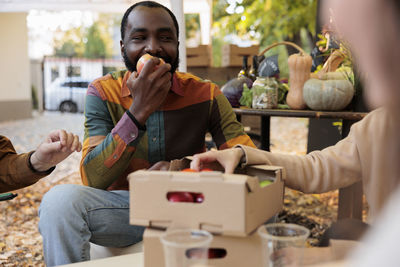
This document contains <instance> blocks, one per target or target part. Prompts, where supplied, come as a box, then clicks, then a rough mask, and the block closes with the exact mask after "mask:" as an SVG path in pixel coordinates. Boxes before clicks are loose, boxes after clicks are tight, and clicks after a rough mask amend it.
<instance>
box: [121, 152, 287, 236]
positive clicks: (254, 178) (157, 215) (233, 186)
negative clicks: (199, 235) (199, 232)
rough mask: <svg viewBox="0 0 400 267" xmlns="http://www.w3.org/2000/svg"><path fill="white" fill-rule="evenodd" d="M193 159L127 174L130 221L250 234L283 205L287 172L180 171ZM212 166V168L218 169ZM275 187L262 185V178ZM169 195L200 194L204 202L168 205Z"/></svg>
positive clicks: (258, 168)
mask: <svg viewBox="0 0 400 267" xmlns="http://www.w3.org/2000/svg"><path fill="white" fill-rule="evenodd" d="M189 163H190V160H189V159H186V158H185V159H183V160H180V161H177V162H172V163H171V168H170V169H173V170H174V171H144V170H140V171H136V172H133V173H131V174H130V175H129V176H128V180H129V187H130V207H131V210H130V223H131V224H134V225H142V226H148V227H154V228H162V229H165V228H167V227H169V226H172V225H174V226H184V227H189V228H192V229H203V230H207V231H209V232H212V233H216V234H223V235H231V236H246V235H248V234H249V233H250V232H252V231H254V230H255V229H256V228H257V227H258V226H260V225H261V224H263V223H264V222H265V221H267V220H268V219H269V218H270V217H272V216H273V215H275V214H277V213H278V212H279V211H281V210H282V207H283V193H284V183H283V177H282V176H283V171H282V168H281V167H276V166H267V165H260V166H248V167H246V168H244V169H238V170H237V172H238V173H241V174H224V173H222V172H217V171H216V172H198V173H189V172H179V171H175V170H181V169H184V168H186V167H188V166H189ZM217 167H218V166H214V168H213V169H217ZM265 179H267V180H271V181H273V183H271V184H270V185H268V186H266V187H260V185H259V182H260V181H262V180H265ZM168 192H194V193H202V194H203V196H204V201H203V202H202V203H188V202H169V201H168V199H167V194H168Z"/></svg>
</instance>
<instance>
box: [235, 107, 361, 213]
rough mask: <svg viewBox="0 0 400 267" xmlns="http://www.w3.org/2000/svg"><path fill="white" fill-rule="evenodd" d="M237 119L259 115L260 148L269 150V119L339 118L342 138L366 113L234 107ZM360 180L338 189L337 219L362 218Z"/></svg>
mask: <svg viewBox="0 0 400 267" xmlns="http://www.w3.org/2000/svg"><path fill="white" fill-rule="evenodd" d="M233 110H234V112H235V113H236V115H237V116H238V120H240V117H241V115H249V116H260V117H261V140H260V141H261V149H263V150H266V151H270V121H271V120H270V119H271V117H272V116H276V117H295V118H315V119H341V120H342V121H343V124H342V134H341V135H342V139H343V138H345V137H346V136H347V135H348V134H349V132H350V127H351V125H352V124H353V123H355V122H357V121H359V120H361V119H362V118H364V117H365V116H366V115H367V114H368V113H365V112H351V111H338V112H332V111H330V112H329V111H313V110H285V109H251V108H234V109H233ZM362 196H363V192H362V182H358V183H355V184H353V185H351V186H348V187H345V188H341V189H339V210H338V219H343V218H354V219H360V220H362Z"/></svg>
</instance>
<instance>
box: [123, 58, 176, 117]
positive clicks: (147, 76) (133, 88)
mask: <svg viewBox="0 0 400 267" xmlns="http://www.w3.org/2000/svg"><path fill="white" fill-rule="evenodd" d="M161 60H162V59H159V58H157V57H151V58H149V59H148V60H147V61H146V62H145V63H144V66H143V68H141V67H140V68H138V69H140V70H141V71H140V72H139V73H137V72H133V73H132V75H131V76H130V77H129V79H128V82H127V85H128V88H129V91H130V92H131V95H132V96H133V102H132V105H131V106H130V107H129V111H130V112H131V113H132V114H133V116H135V118H136V120H137V121H138V122H139V123H140V124H141V125H144V124H145V122H146V120H147V118H148V117H149V116H150V115H151V114H152V113H153V112H154V111H156V110H157V109H159V108H160V106H161V105H162V104H163V103H164V100H165V98H166V97H167V94H168V92H169V90H170V88H171V85H172V83H171V78H172V74H171V73H170V69H171V65H170V64H168V63H166V64H162V63H163V61H161ZM139 63H140V62H139Z"/></svg>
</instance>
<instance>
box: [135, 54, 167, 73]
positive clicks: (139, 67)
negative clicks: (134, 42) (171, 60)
mask: <svg viewBox="0 0 400 267" xmlns="http://www.w3.org/2000/svg"><path fill="white" fill-rule="evenodd" d="M152 58H153V56H152V55H149V54H144V55H143V56H141V57H140V58H139V60H138V62H137V63H136V71H137V73H138V74H139V73H140V72H141V71H142V69H143V67H144V64H145V63H146V62H147V61H149V60H150V59H152ZM163 64H165V61H164V60H163V59H162V58H160V63H158V65H157V66H156V67H155V68H154V70H156V69H157V68H158V66H161V65H163ZM154 70H153V71H154Z"/></svg>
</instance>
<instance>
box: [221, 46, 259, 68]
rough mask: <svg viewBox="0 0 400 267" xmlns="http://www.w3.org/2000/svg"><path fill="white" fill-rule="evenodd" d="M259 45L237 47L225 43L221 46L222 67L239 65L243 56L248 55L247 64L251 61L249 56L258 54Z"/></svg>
mask: <svg viewBox="0 0 400 267" xmlns="http://www.w3.org/2000/svg"><path fill="white" fill-rule="evenodd" d="M259 49H260V46H259V45H252V46H249V47H239V46H237V45H233V44H227V45H224V46H223V47H222V59H221V64H222V66H223V67H228V66H229V67H241V66H242V64H243V56H248V57H249V58H248V62H247V63H248V64H249V63H251V62H250V60H251V57H252V56H254V55H258V52H259Z"/></svg>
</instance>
